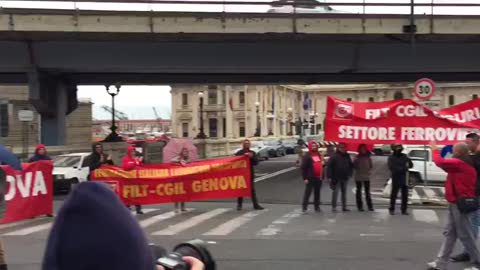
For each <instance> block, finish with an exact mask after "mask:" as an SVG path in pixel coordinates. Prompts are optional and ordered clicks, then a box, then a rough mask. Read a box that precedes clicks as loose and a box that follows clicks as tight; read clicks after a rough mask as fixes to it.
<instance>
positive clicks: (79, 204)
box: [42, 182, 154, 270]
mask: <svg viewBox="0 0 480 270" xmlns="http://www.w3.org/2000/svg"><path fill="white" fill-rule="evenodd" d="M42 269H43V270H153V269H154V260H153V256H152V252H151V250H150V249H149V247H148V243H147V239H146V237H145V235H144V233H143V231H142V229H141V228H140V226H139V224H138V222H137V221H136V220H135V218H134V217H132V215H131V213H130V211H128V210H127V208H126V207H125V206H124V205H123V203H122V202H121V201H120V200H119V199H118V197H117V195H115V194H114V193H113V192H112V191H111V190H110V188H109V187H108V186H107V185H105V184H103V183H99V182H84V183H81V184H79V185H78V186H77V187H76V188H75V189H74V190H73V192H72V193H71V194H70V196H69V197H68V198H67V200H66V201H65V203H64V205H63V206H62V208H61V209H60V211H59V213H58V216H57V217H56V219H55V223H54V225H53V228H52V231H51V232H50V235H49V237H48V244H47V248H46V251H45V257H44V260H43V265H42Z"/></svg>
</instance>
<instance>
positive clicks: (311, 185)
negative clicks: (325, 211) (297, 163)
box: [301, 141, 323, 213]
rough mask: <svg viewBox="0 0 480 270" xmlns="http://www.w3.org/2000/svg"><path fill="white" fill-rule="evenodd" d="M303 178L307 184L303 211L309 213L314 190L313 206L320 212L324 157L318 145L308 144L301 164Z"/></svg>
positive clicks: (314, 143)
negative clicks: (308, 209)
mask: <svg viewBox="0 0 480 270" xmlns="http://www.w3.org/2000/svg"><path fill="white" fill-rule="evenodd" d="M301 169H302V178H303V181H304V182H305V193H304V195H303V204H302V211H303V212H304V213H305V212H307V208H308V202H309V200H310V196H311V194H312V190H313V205H314V207H315V212H320V211H321V210H320V189H321V188H322V173H323V157H322V154H320V153H319V152H318V144H317V143H316V142H314V141H310V142H308V153H306V154H305V155H304V156H303V160H302V163H301Z"/></svg>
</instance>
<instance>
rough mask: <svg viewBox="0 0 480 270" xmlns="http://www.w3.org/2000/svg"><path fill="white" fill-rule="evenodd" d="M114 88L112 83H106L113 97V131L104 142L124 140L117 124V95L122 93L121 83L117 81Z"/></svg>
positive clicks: (111, 128) (106, 87) (108, 91)
mask: <svg viewBox="0 0 480 270" xmlns="http://www.w3.org/2000/svg"><path fill="white" fill-rule="evenodd" d="M114 86H115V87H114V88H113V87H112V86H111V85H105V89H106V90H107V93H108V94H109V95H110V96H111V97H112V126H111V127H110V130H111V131H112V132H111V133H110V134H108V136H107V137H106V138H105V140H103V141H104V142H121V141H123V139H122V137H120V136H118V133H117V126H116V125H115V96H117V95H118V94H119V93H120V87H122V85H121V84H120V83H116V84H115V85H114Z"/></svg>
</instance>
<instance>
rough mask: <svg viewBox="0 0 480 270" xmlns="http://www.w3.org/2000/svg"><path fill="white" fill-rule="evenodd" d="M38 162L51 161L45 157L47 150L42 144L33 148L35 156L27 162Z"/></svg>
mask: <svg viewBox="0 0 480 270" xmlns="http://www.w3.org/2000/svg"><path fill="white" fill-rule="evenodd" d="M40 160H52V158H50V157H49V156H48V155H47V148H45V145H43V144H39V145H37V147H35V154H34V155H33V156H32V157H31V158H30V159H29V160H28V162H35V161H40Z"/></svg>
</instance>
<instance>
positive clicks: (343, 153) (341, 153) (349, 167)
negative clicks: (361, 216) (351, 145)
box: [327, 143, 353, 212]
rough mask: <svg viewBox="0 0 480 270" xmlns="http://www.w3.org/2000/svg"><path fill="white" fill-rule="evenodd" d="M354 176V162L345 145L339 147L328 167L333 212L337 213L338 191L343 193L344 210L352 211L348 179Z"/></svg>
mask: <svg viewBox="0 0 480 270" xmlns="http://www.w3.org/2000/svg"><path fill="white" fill-rule="evenodd" d="M352 174H353V162H352V158H351V157H350V155H349V154H348V153H347V149H346V146H345V144H344V143H341V144H339V145H338V146H337V152H336V153H335V154H334V155H333V156H332V157H330V160H329V161H328V165H327V175H328V178H329V179H330V183H331V188H332V190H333V194H332V212H336V211H337V197H338V190H339V187H340V190H341V192H342V206H343V208H342V210H343V211H344V212H348V211H350V210H349V209H348V208H347V185H348V179H349V178H350V177H352Z"/></svg>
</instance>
